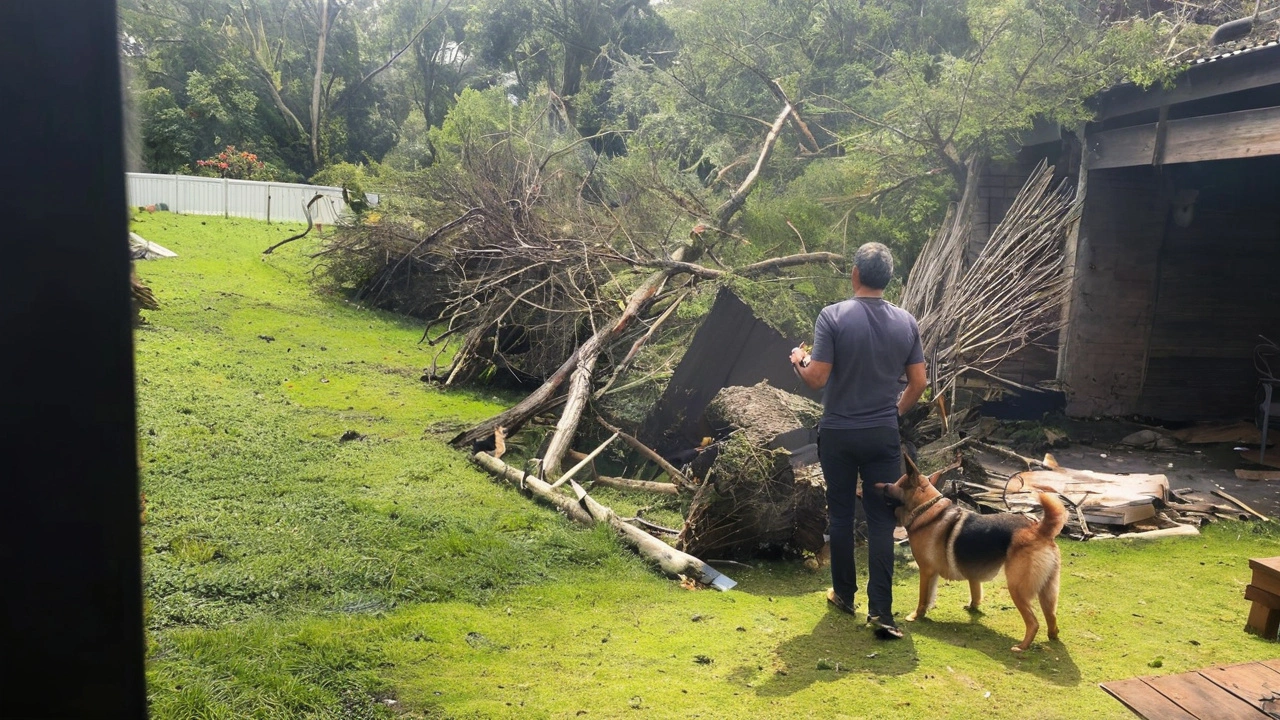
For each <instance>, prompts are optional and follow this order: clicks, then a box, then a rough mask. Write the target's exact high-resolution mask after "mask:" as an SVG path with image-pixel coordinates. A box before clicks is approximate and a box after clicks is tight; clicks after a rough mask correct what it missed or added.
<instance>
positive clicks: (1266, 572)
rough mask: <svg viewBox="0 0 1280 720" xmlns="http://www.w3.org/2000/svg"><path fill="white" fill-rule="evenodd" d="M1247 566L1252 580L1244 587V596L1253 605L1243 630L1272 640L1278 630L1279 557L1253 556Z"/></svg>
mask: <svg viewBox="0 0 1280 720" xmlns="http://www.w3.org/2000/svg"><path fill="white" fill-rule="evenodd" d="M1249 567H1250V568H1252V569H1253V581H1252V582H1251V583H1249V585H1248V587H1246V588H1245V589H1244V598H1245V600H1252V601H1253V607H1252V608H1251V609H1250V610H1249V623H1248V624H1247V625H1245V630H1248V631H1249V632H1251V633H1257V634H1258V635H1261V636H1262V637H1264V638H1268V639H1271V640H1274V639H1276V631H1277V630H1280V557H1273V558H1254V559H1252V560H1250V561H1249Z"/></svg>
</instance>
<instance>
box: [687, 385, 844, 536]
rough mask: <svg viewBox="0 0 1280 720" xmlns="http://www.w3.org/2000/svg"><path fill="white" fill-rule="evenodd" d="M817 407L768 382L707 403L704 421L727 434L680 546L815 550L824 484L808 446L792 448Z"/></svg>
mask: <svg viewBox="0 0 1280 720" xmlns="http://www.w3.org/2000/svg"><path fill="white" fill-rule="evenodd" d="M821 412H822V410H821V407H820V406H819V405H818V404H817V403H815V402H813V401H811V400H808V399H806V398H803V397H800V396H798V395H792V394H791V393H788V392H784V391H782V390H778V389H777V388H774V387H771V386H770V385H768V384H767V383H760V384H758V385H755V386H753V387H749V388H744V387H730V388H725V389H723V390H721V391H720V392H719V393H718V394H717V395H716V397H715V398H714V399H713V400H712V401H711V403H710V405H708V407H707V421H708V423H709V424H710V426H711V427H712V428H718V429H720V430H721V431H722V432H720V433H718V434H723V431H730V432H731V433H732V434H731V435H729V436H728V438H727V439H726V440H725V441H723V443H722V446H721V448H720V450H719V453H718V454H717V456H716V458H715V462H714V463H713V464H712V466H711V471H712V472H711V473H709V475H708V479H707V481H706V482H704V484H703V485H702V486H701V487H700V488H699V489H698V491H697V492H696V493H695V494H694V497H693V500H692V501H691V503H690V507H689V513H688V515H687V517H686V521H685V526H684V528H683V529H682V530H681V533H680V539H679V543H678V546H679V547H680V548H682V549H684V550H686V551H688V552H691V553H694V554H696V555H702V556H707V555H715V556H716V557H731V556H733V555H734V554H739V553H745V552H748V551H754V550H758V549H761V548H770V547H772V548H781V549H789V550H792V551H796V552H799V551H808V552H816V551H818V550H820V549H821V548H822V546H823V544H824V540H823V533H824V532H825V530H826V524H827V513H826V483H825V481H824V480H823V477H822V470H821V468H820V466H819V465H818V464H817V453H816V452H815V451H814V448H813V446H812V445H807V447H805V448H803V449H802V448H797V447H796V443H797V442H799V441H798V440H797V439H796V435H797V431H800V432H799V433H798V434H799V435H802V436H803V435H804V433H805V431H807V430H808V429H810V428H812V427H813V426H814V425H815V424H816V422H817V420H818V419H819V417H820V416H821ZM803 439H804V438H801V440H803ZM788 445H790V446H791V447H793V448H796V453H795V454H793V453H792V451H791V450H788V449H787V446H788Z"/></svg>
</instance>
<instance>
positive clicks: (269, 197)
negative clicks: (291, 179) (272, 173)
mask: <svg viewBox="0 0 1280 720" xmlns="http://www.w3.org/2000/svg"><path fill="white" fill-rule="evenodd" d="M267 224H268V225H270V224H271V183H267Z"/></svg>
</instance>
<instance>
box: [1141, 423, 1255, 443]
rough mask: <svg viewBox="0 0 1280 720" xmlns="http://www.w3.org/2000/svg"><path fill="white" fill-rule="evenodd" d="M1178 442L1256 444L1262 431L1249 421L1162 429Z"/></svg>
mask: <svg viewBox="0 0 1280 720" xmlns="http://www.w3.org/2000/svg"><path fill="white" fill-rule="evenodd" d="M1164 432H1166V433H1167V434H1168V435H1169V436H1170V437H1172V438H1173V439H1175V440H1177V441H1178V442H1182V443H1186V444H1188V445H1213V444H1216V443H1235V444H1236V445H1257V444H1258V443H1260V442H1262V431H1261V430H1259V429H1258V426H1257V425H1254V424H1253V423H1251V422H1244V421H1240V422H1233V423H1205V424H1199V425H1192V426H1191V427H1186V428H1182V429H1181V430H1174V431H1171V432H1170V431H1164Z"/></svg>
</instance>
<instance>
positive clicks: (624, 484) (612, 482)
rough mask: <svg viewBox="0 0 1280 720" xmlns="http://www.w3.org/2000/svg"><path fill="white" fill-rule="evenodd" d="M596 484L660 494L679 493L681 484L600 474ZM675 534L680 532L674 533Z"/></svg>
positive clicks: (595, 481)
mask: <svg viewBox="0 0 1280 720" xmlns="http://www.w3.org/2000/svg"><path fill="white" fill-rule="evenodd" d="M592 482H594V483H595V484H596V485H603V486H605V487H611V488H616V489H618V490H639V491H641V492H648V493H657V494H659V495H679V494H680V486H678V485H676V484H675V483H664V482H652V481H650V480H632V479H630V478H620V477H609V476H607V475H600V476H599V477H597V478H596V479H595V480H593V481H592ZM673 534H678V532H677V533H673Z"/></svg>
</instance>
